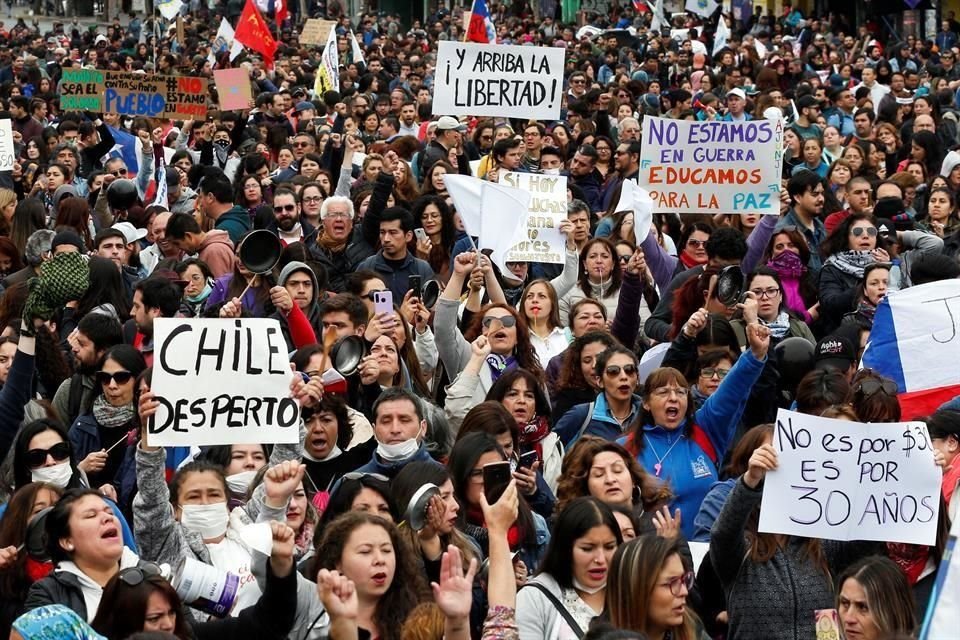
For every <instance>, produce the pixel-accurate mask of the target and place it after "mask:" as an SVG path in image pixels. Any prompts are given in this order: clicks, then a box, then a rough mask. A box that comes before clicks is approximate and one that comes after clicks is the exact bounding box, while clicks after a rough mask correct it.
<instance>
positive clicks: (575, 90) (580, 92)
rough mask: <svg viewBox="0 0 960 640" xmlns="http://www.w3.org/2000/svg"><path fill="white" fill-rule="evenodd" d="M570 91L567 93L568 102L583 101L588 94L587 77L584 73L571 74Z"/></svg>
mask: <svg viewBox="0 0 960 640" xmlns="http://www.w3.org/2000/svg"><path fill="white" fill-rule="evenodd" d="M568 82H569V89H568V91H567V102H568V103H569V102H574V101H576V100H581V99H582V98H583V96H584V95H586V93H587V76H586V74H585V73H583V72H582V71H575V72H573V73H571V74H570V79H569V81H568Z"/></svg>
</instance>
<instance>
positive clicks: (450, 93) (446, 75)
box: [433, 40, 564, 120]
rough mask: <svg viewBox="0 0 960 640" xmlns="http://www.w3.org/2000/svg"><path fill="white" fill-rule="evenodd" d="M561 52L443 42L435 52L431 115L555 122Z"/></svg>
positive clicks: (560, 96)
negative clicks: (497, 117)
mask: <svg viewBox="0 0 960 640" xmlns="http://www.w3.org/2000/svg"><path fill="white" fill-rule="evenodd" d="M563 64H564V50H563V49H559V48H555V47H521V46H512V45H494V44H477V43H474V42H453V41H450V40H443V41H441V42H440V46H439V49H438V51H437V68H436V73H435V75H434V85H433V112H434V113H435V114H437V115H452V116H460V115H469V116H500V117H505V118H523V119H525V120H526V119H533V120H557V119H558V118H559V117H560V102H561V99H562V98H563Z"/></svg>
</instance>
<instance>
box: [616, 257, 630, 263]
mask: <svg viewBox="0 0 960 640" xmlns="http://www.w3.org/2000/svg"><path fill="white" fill-rule="evenodd" d="M631 257H632V256H618V257H617V259H618V260H620V264H627V263H628V262H630V258H631Z"/></svg>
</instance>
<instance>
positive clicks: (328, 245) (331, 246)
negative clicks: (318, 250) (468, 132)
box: [317, 230, 347, 253]
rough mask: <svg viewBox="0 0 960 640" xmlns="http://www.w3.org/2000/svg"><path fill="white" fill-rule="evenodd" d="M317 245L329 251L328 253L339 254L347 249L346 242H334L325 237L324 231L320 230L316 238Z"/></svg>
mask: <svg viewBox="0 0 960 640" xmlns="http://www.w3.org/2000/svg"><path fill="white" fill-rule="evenodd" d="M317 244H319V245H320V246H321V247H323V248H324V249H326V250H327V251H329V252H330V253H340V252H342V251H343V250H344V249H346V248H347V241H346V240H334V239H333V238H331V237H330V236H328V235H327V232H326V231H323V230H321V231H320V235H319V236H317Z"/></svg>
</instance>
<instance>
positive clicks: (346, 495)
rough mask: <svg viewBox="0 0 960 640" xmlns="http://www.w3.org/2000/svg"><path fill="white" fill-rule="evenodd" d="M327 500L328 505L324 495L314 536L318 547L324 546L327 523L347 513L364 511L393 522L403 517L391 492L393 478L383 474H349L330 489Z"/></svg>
mask: <svg viewBox="0 0 960 640" xmlns="http://www.w3.org/2000/svg"><path fill="white" fill-rule="evenodd" d="M326 500H327V501H326V503H325V504H324V503H323V502H322V498H321V501H320V507H322V509H323V514H322V515H321V516H320V521H319V522H317V527H316V530H315V531H314V535H313V544H314V548H316V549H319V548H320V547H319V546H318V545H320V544H321V543H322V541H323V536H324V535H325V532H326V529H327V526H328V525H329V524H330V523H331V522H333V521H334V520H336V519H337V518H339V517H340V516H342V515H343V514H345V513H350V512H352V511H360V512H363V513H367V514H370V515H372V516H377V517H378V518H383V519H384V520H388V521H390V522H400V521H402V520H403V514H402V513H401V512H400V510H399V509H398V508H397V503H396V501H395V500H394V499H393V495H392V494H391V493H390V480H389V479H388V478H387V477H386V476H384V475H380V474H379V473H361V472H359V471H350V472H349V473H345V474H344V475H343V476H342V477H340V478H339V479H337V480H336V481H335V482H334V483H333V486H331V487H330V488H329V489H328V491H327V496H326ZM320 507H318V508H320Z"/></svg>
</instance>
